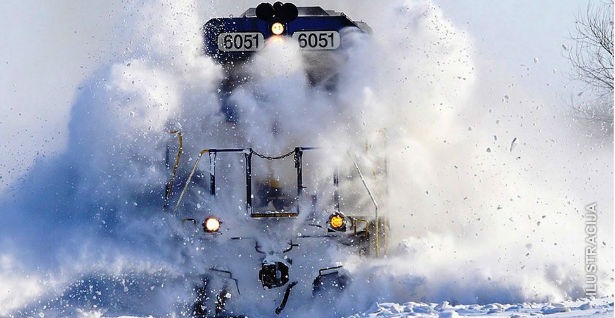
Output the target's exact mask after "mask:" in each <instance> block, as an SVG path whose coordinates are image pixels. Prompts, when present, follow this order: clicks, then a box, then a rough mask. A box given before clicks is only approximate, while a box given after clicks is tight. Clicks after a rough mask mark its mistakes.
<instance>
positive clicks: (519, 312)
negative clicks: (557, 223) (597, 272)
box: [348, 297, 613, 318]
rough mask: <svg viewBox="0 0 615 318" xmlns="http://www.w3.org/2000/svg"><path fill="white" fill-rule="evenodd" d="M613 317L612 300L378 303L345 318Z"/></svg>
mask: <svg viewBox="0 0 615 318" xmlns="http://www.w3.org/2000/svg"><path fill="white" fill-rule="evenodd" d="M477 316H480V317H507V318H521V317H542V316H547V317H553V318H556V317H559V318H562V317H613V298H612V297H608V298H600V299H592V300H588V299H579V300H577V301H565V302H558V303H543V304H541V303H521V304H498V303H493V304H488V305H451V304H449V303H448V302H443V303H440V304H433V303H431V304H426V303H415V302H408V303H403V304H396V303H381V304H377V305H376V306H375V308H373V309H371V310H370V311H368V312H366V313H361V314H356V315H352V316H349V317H348V318H368V317H369V318H376V317H387V318H405V317H440V318H454V317H477Z"/></svg>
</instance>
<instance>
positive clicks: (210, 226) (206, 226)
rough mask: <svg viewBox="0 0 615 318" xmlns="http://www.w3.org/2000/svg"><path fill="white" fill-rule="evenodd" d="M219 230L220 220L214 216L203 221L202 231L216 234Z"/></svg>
mask: <svg viewBox="0 0 615 318" xmlns="http://www.w3.org/2000/svg"><path fill="white" fill-rule="evenodd" d="M218 230H220V220H218V218H217V217H215V216H209V217H207V218H206V219H205V221H203V231H205V232H207V233H216V232H218Z"/></svg>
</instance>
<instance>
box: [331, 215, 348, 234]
mask: <svg viewBox="0 0 615 318" xmlns="http://www.w3.org/2000/svg"><path fill="white" fill-rule="evenodd" d="M329 227H330V228H331V229H332V230H334V231H342V232H343V231H346V218H345V217H344V215H343V214H341V213H339V212H336V213H333V214H331V216H329Z"/></svg>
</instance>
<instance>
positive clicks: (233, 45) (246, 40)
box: [218, 32, 265, 52]
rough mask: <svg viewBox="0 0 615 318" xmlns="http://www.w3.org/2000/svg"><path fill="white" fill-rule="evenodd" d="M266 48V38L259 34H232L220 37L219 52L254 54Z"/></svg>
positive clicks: (223, 34) (222, 34)
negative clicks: (253, 52)
mask: <svg viewBox="0 0 615 318" xmlns="http://www.w3.org/2000/svg"><path fill="white" fill-rule="evenodd" d="M264 46H265V37H264V36H263V35H262V34H261V33H259V32H230V33H220V35H218V50H220V51H222V52H252V51H258V50H260V49H262V48H263V47H264Z"/></svg>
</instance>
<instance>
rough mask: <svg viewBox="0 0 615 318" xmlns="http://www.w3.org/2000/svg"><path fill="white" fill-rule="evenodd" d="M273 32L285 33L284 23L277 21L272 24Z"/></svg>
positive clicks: (277, 33)
mask: <svg viewBox="0 0 615 318" xmlns="http://www.w3.org/2000/svg"><path fill="white" fill-rule="evenodd" d="M271 33H273V34H275V35H280V34H282V33H284V25H283V24H282V23H280V22H276V23H274V24H272V25H271Z"/></svg>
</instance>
